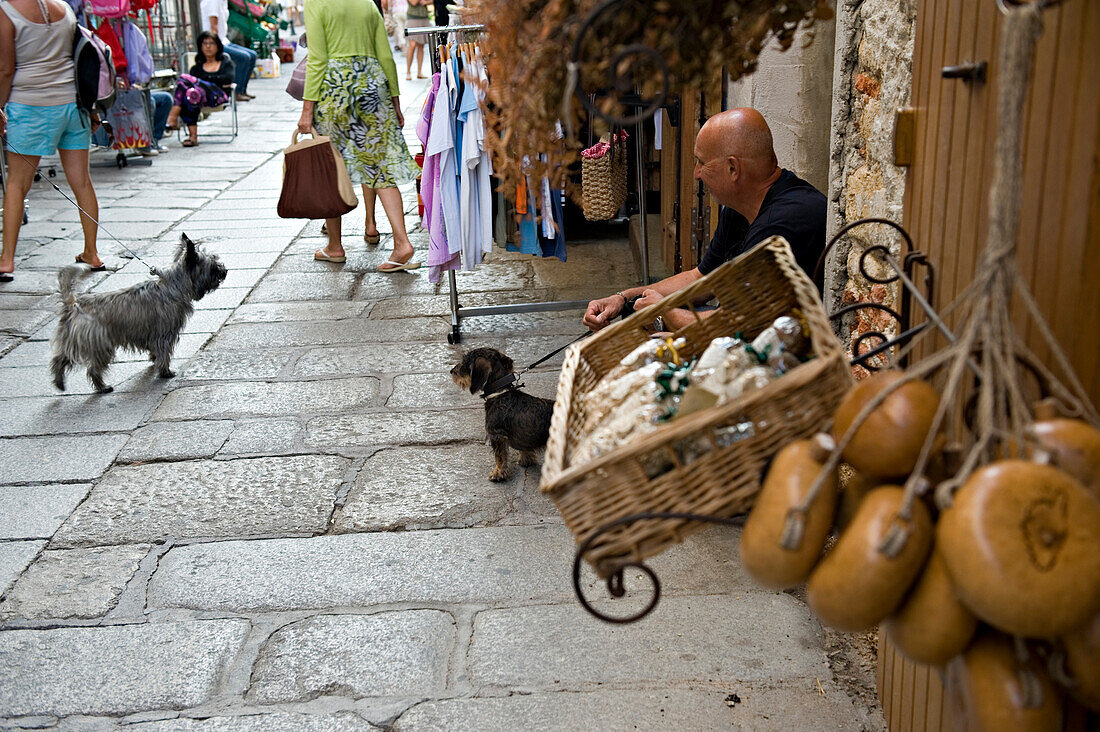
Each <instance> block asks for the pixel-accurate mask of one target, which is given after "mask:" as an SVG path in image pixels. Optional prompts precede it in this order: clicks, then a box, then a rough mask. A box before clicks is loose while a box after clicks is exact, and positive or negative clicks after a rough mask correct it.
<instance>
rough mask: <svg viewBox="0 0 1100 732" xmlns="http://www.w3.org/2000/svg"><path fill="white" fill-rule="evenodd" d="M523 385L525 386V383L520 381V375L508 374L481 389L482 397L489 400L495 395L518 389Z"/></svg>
mask: <svg viewBox="0 0 1100 732" xmlns="http://www.w3.org/2000/svg"><path fill="white" fill-rule="evenodd" d="M521 386H523V384H520V383H519V377H517V376H516V375H515V374H508V375H507V376H504V377H501V378H499V379H497V380H496V381H494V382H493V383H491V384H489V385H488V386H486V387H485V388H484V389H483V390H482V391H481V398H482V399H484V400H485V401H489V400H490V399H492V398H494V397H498V396H500V395H501V394H503V393H504V392H506V391H512V390H513V389H518V388H519V387H521Z"/></svg>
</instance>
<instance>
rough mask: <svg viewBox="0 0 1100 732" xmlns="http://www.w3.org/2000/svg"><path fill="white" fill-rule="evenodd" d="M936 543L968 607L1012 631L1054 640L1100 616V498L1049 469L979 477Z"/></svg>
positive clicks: (1007, 463) (946, 517) (999, 465)
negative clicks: (1095, 616) (1097, 614)
mask: <svg viewBox="0 0 1100 732" xmlns="http://www.w3.org/2000/svg"><path fill="white" fill-rule="evenodd" d="M936 543H937V545H938V546H939V548H940V551H941V552H942V554H943V558H944V561H945V562H946V564H947V570H948V572H949V573H950V575H951V579H952V582H953V583H954V584H955V587H956V588H957V590H958V593H959V597H960V598H961V599H962V601H963V603H965V604H966V606H967V607H969V608H970V609H971V610H972V611H973V612H974V614H975V615H977V616H978V617H979V618H981V619H982V620H984V621H985V622H987V623H989V624H990V625H992V626H994V627H995V628H998V629H1000V630H1003V631H1004V632H1006V633H1009V634H1012V635H1018V636H1026V637H1035V638H1053V637H1056V636H1059V635H1062V634H1063V633H1066V632H1068V631H1070V630H1072V629H1073V628H1076V627H1079V626H1081V625H1083V624H1084V623H1085V622H1086V621H1087V620H1088V619H1089V618H1091V617H1092V616H1093V615H1095V614H1096V612H1097V611H1100V502H1098V501H1097V500H1096V499H1095V498H1094V497H1093V496H1092V495H1091V494H1090V493H1089V492H1088V491H1086V490H1085V489H1084V488H1083V487H1082V486H1081V484H1080V483H1078V482H1077V481H1076V480H1074V479H1073V478H1072V477H1070V476H1069V475H1067V474H1066V473H1063V472H1062V471H1060V470H1057V469H1056V468H1053V467H1051V466H1049V465H1039V464H1037V463H1032V462H1027V461H1024V460H1002V461H999V462H995V463H991V464H990V465H988V466H986V467H984V468H982V469H980V470H978V471H977V472H975V473H974V474H973V475H972V476H970V479H969V480H967V481H966V483H965V484H964V485H963V487H962V488H961V489H960V490H959V491H958V492H957V493H955V496H954V502H953V503H952V505H951V506H950V507H949V508H947V509H945V510H944V511H943V512H942V513H941V514H940V520H939V523H938V525H937V527H936Z"/></svg>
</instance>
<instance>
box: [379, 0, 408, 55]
mask: <svg viewBox="0 0 1100 732" xmlns="http://www.w3.org/2000/svg"><path fill="white" fill-rule="evenodd" d="M382 11H383V14H385V13H387V12H388V13H389V14H390V17H391V18H393V48H394V50H395V51H404V50H405V27H406V26H407V25H408V22H409V0H382Z"/></svg>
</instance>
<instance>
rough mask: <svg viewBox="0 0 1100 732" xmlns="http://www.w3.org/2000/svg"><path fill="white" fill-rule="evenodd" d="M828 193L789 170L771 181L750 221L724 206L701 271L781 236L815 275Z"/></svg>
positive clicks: (800, 264) (809, 273)
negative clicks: (755, 213)
mask: <svg viewBox="0 0 1100 732" xmlns="http://www.w3.org/2000/svg"><path fill="white" fill-rule="evenodd" d="M825 208H826V206H825V195H824V194H823V193H821V191H819V190H817V189H816V188H814V187H813V186H812V185H810V184H809V183H807V182H806V181H804V180H802V179H801V178H799V177H798V176H797V175H795V174H794V173H792V172H791V171H789V170H784V171H783V172H782V173H781V174H780V176H779V180H777V181H776V182H775V183H773V184H772V187H771V188H769V189H768V193H767V195H765V196H764V202H763V203H762V204H761V205H760V213H759V214H757V216H756V220H755V221H753V222H752V224H751V225H750V224H749V222H748V221H747V220H746V219H745V217H744V216H742V215H741V214H739V213H737V212H736V211H734V210H733V209H732V208H727V207H726V206H722V207H721V208H720V209H719V212H718V228H717V229H716V230H715V232H714V238H713V239H711V240H710V245H709V246H708V247H707V250H706V252H704V253H703V258H702V260H700V262H699V271H700V272H701V273H703V274H709V273H710V272H712V271H714V270H715V269H717V268H718V267H719V266H721V265H723V264H725V263H726V262H728V261H729V260H731V259H733V258H734V257H737V256H739V255H741V254H744V253H745V252H747V251H749V250H750V249H752V248H753V247H754V246H756V245H757V244H759V243H760V242H762V241H764V240H765V239H767V238H768V237H771V236H776V235H778V236H781V237H783V238H784V239H786V240H787V241H788V242H789V243H790V245H791V251H792V252H794V258H795V259H796V260H797V261H798V266H800V267H801V268H802V269H803V271H805V272H806V274H807V275H808V276H809V277H810V278H811V279H812V278H813V276H814V267H816V266H817V260H818V257H820V256H821V252H822V251H823V250H824V249H825Z"/></svg>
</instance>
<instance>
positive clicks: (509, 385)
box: [481, 331, 592, 399]
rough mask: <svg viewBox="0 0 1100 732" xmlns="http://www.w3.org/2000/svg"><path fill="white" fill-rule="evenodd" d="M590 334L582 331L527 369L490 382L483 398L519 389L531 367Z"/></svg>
mask: <svg viewBox="0 0 1100 732" xmlns="http://www.w3.org/2000/svg"><path fill="white" fill-rule="evenodd" d="M590 335H592V332H591V331H589V332H588V333H582V334H581V335H579V336H577V337H576V338H574V339H573V340H571V341H569V342H568V343H566V344H565V345H564V346H562V347H561V348H555V349H554V350H553V351H550V353H548V354H546V355H545V356H543V357H542V358H540V359H539V360H538V361H535V362H534V363H532V364H529V365H528V366H527V367H526V368H525V369H523V370H522V371H520V372H519V373H518V374H516V373H511V374H508V375H507V376H504V377H501V378H499V379H497V380H496V381H494V382H493V383H491V384H489V385H488V386H486V387H485V388H484V389H483V390H482V392H481V398H482V399H488V398H489V397H491V396H494V395H495V394H498V393H500V391H501V390H503V389H519V388H520V387H522V386H523V384H522V383H520V380H519V377H521V376H523V375H524V374H526V373H527V372H528V371H530V370H531V369H533V368H535V367H536V366H538V365H539V364H540V363H543V362H544V361H549V360H550V359H552V358H553V357H554V356H557V355H558V354H559V353H561V352H562V351H564V350H565V349H566V348H569V346H571V345H573V344H574V343H576V342H577V341H581V340H584V339H585V338H587V337H588V336H590Z"/></svg>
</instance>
